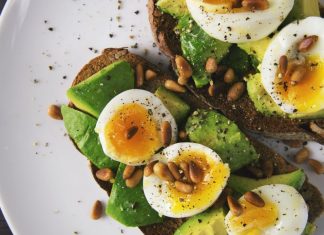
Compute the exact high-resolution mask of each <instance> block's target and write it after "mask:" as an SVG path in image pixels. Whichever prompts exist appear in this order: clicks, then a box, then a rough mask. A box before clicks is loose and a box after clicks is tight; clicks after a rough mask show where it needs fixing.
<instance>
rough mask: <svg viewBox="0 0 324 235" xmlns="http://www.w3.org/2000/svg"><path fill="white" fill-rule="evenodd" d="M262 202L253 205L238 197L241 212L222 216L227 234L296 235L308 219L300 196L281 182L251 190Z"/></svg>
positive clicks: (305, 206) (305, 207)
mask: <svg viewBox="0 0 324 235" xmlns="http://www.w3.org/2000/svg"><path fill="white" fill-rule="evenodd" d="M253 192H255V193H257V194H258V195H259V196H260V197H261V198H262V199H263V200H264V202H265V206H264V207H257V206H255V205H253V204H251V203H250V202H248V201H246V200H245V198H244V196H242V197H241V198H240V199H239V203H240V204H241V205H242V207H243V212H242V214H241V215H239V216H235V215H234V214H232V212H228V214H227V215H226V217H225V225H226V230H227V233H228V234H229V235H274V234H276V235H288V234H289V235H300V234H302V232H303V231H304V228H305V226H306V223H307V219H308V209H307V205H306V203H305V201H304V199H303V197H302V196H301V195H300V194H299V193H298V192H297V191H296V189H295V188H293V187H291V186H288V185H284V184H273V185H265V186H262V187H259V188H256V189H254V190H253Z"/></svg>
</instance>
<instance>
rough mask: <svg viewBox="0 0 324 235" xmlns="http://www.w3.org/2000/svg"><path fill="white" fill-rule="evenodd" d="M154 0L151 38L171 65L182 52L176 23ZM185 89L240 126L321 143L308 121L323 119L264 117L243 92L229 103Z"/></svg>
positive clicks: (222, 97)
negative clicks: (175, 31)
mask: <svg viewBox="0 0 324 235" xmlns="http://www.w3.org/2000/svg"><path fill="white" fill-rule="evenodd" d="M156 2H157V0H148V4H147V6H148V15H149V20H150V24H151V29H152V33H153V37H154V38H155V41H156V43H157V45H158V47H159V48H160V50H161V51H162V52H163V53H165V54H166V55H167V56H168V57H169V58H170V60H171V62H172V64H173V65H174V58H175V56H176V55H181V54H182V52H181V49H180V48H181V45H180V41H179V38H178V36H177V35H176V34H175V33H174V31H173V29H174V27H175V25H176V23H177V22H176V20H175V19H174V18H173V17H172V16H171V15H168V14H165V13H161V11H160V10H159V9H158V8H157V7H156V5H155V3H156ZM188 88H189V89H190V90H191V92H192V93H193V94H195V95H196V97H197V98H198V99H200V100H201V101H203V102H204V103H206V104H207V105H209V106H210V107H211V108H213V109H216V110H219V111H220V112H222V113H223V114H224V115H225V116H226V117H227V118H229V119H231V120H233V121H234V122H235V123H237V124H238V125H239V126H240V127H241V128H243V129H246V130H248V131H251V132H254V133H259V134H262V135H264V136H267V137H273V138H278V139H283V140H302V141H308V140H312V141H316V142H319V143H321V144H324V137H321V136H320V135H318V134H316V133H314V132H312V131H311V130H310V128H309V124H310V122H311V121H315V122H316V124H317V125H318V126H319V127H321V128H324V119H315V120H300V119H290V118H283V117H279V116H268V117H267V116H264V115H263V114H262V113H260V112H258V111H257V110H256V109H255V106H254V104H253V102H252V101H251V100H250V98H249V96H248V94H247V93H245V94H243V96H242V97H241V98H240V99H239V100H237V101H235V102H229V101H227V98H226V95H224V94H221V93H219V94H216V96H215V97H212V98H211V97H209V95H208V90H207V89H208V88H202V89H197V88H195V86H194V85H193V84H190V85H189V86H188Z"/></svg>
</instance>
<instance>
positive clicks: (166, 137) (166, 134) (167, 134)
mask: <svg viewBox="0 0 324 235" xmlns="http://www.w3.org/2000/svg"><path fill="white" fill-rule="evenodd" d="M161 135H162V144H163V146H164V147H168V146H169V145H170V143H171V139H172V130H171V124H170V122H168V121H163V122H162V124H161Z"/></svg>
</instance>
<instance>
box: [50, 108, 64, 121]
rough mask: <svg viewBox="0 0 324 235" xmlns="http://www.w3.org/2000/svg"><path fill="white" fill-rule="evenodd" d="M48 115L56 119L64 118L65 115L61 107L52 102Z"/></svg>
mask: <svg viewBox="0 0 324 235" xmlns="http://www.w3.org/2000/svg"><path fill="white" fill-rule="evenodd" d="M47 113H48V116H50V117H51V118H53V119H56V120H63V116H62V113H61V107H60V106H58V105H55V104H52V105H50V106H49V107H48V110H47Z"/></svg>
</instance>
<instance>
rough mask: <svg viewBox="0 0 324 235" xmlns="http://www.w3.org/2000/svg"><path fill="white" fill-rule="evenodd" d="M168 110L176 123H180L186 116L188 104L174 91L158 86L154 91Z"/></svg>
mask: <svg viewBox="0 0 324 235" xmlns="http://www.w3.org/2000/svg"><path fill="white" fill-rule="evenodd" d="M154 94H155V95H156V96H157V97H158V98H159V99H160V100H161V101H162V103H163V104H164V105H165V106H166V107H167V109H168V110H169V111H170V113H171V114H172V116H173V117H174V119H175V120H176V122H177V124H178V125H179V124H180V123H182V122H183V121H184V120H185V118H187V117H188V115H189V112H190V106H189V105H188V104H187V103H186V102H184V101H183V100H182V99H181V98H180V97H178V96H177V95H176V94H175V93H174V92H172V91H169V90H167V89H166V88H164V87H163V86H160V87H159V88H158V89H157V90H156V91H155V93H154Z"/></svg>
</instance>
